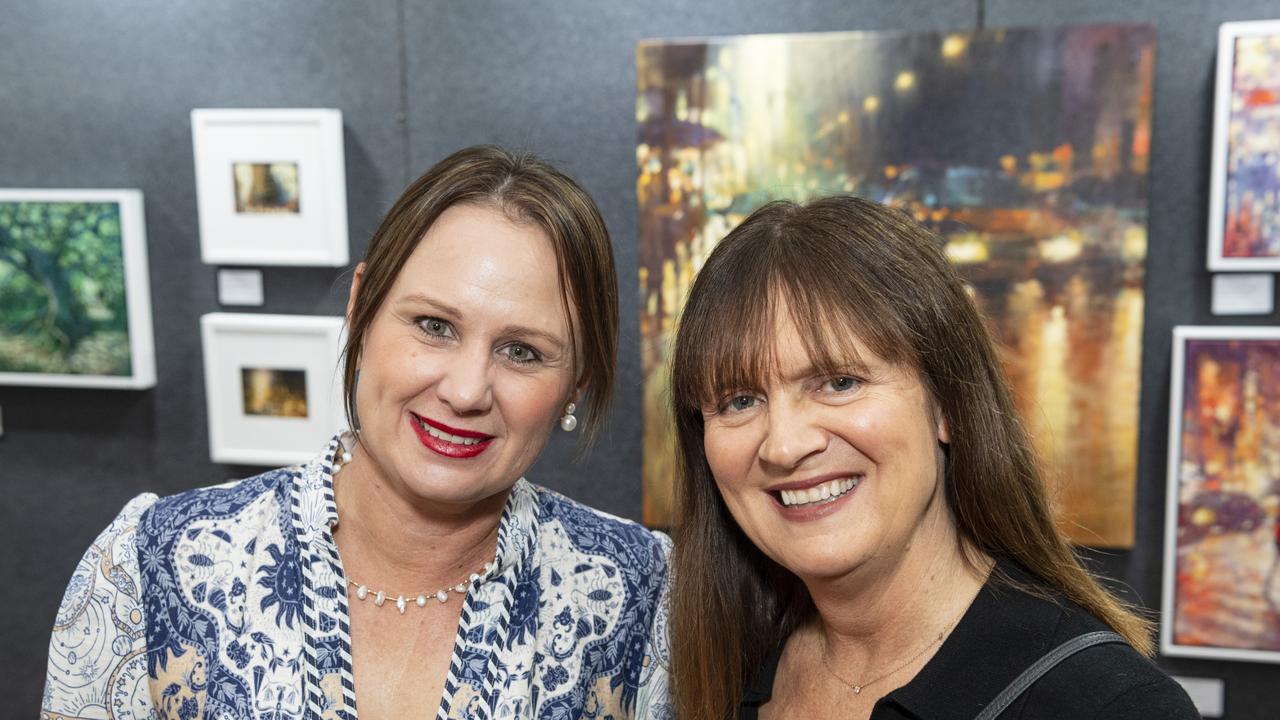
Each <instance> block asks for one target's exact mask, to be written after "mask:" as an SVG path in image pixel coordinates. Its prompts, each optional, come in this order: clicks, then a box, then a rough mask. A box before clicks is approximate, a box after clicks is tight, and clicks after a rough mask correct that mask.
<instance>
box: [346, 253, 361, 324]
mask: <svg viewBox="0 0 1280 720" xmlns="http://www.w3.org/2000/svg"><path fill="white" fill-rule="evenodd" d="M363 278H364V263H360V264H359V265H356V271H355V274H353V275H352V276H351V290H350V291H348V292H347V325H350V324H351V311H352V310H354V309H355V307H356V295H357V294H359V292H360V281H361V280H362V279H363Z"/></svg>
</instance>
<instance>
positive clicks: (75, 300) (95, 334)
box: [0, 190, 155, 388]
mask: <svg viewBox="0 0 1280 720" xmlns="http://www.w3.org/2000/svg"><path fill="white" fill-rule="evenodd" d="M152 342H153V340H152V335H151V299H150V289H149V282H148V273H147V247H146V233H145V230H144V227H143V210H142V193H140V192H138V191H136V190H0V384H6V385H61V386H78V387H102V388H147V387H151V386H153V385H154V384H155V359H154V349H153V345H152Z"/></svg>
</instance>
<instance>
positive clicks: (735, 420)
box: [703, 308, 954, 579]
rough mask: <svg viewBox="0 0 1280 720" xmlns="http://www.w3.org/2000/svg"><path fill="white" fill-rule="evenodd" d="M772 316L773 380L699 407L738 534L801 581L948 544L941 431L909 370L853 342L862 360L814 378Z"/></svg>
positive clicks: (784, 324)
mask: <svg viewBox="0 0 1280 720" xmlns="http://www.w3.org/2000/svg"><path fill="white" fill-rule="evenodd" d="M779 312H780V315H779V320H778V323H777V330H778V332H777V333H776V334H775V342H776V345H775V347H774V350H773V351H774V353H775V355H774V357H775V358H776V360H777V368H776V374H775V377H773V378H770V379H769V380H768V382H767V383H766V385H765V387H762V388H752V389H742V390H738V391H734V392H731V393H728V394H727V395H726V396H725V397H724V398H723V399H722V400H721V402H720V403H719V405H718V406H717V407H712V408H705V409H704V421H705V426H704V427H705V430H704V434H703V441H704V447H705V450H706V456H707V461H708V463H709V465H710V467H711V471H712V474H713V475H714V476H715V482H716V485H717V486H718V488H719V490H720V493H721V495H722V497H723V498H724V501H725V504H726V505H727V506H728V508H729V511H730V512H731V513H732V515H733V517H734V519H735V520H736V521H737V523H738V525H739V526H740V527H741V528H742V530H743V531H744V532H745V533H746V535H747V537H749V538H750V539H751V541H752V542H753V543H755V545H756V546H757V547H758V548H760V550H761V551H762V552H764V553H765V554H766V555H768V556H769V557H770V558H772V559H773V560H774V561H775V562H777V563H778V564H780V565H782V566H783V567H785V568H787V569H788V570H790V571H791V572H793V573H795V574H796V575H797V576H799V577H800V578H801V579H817V578H826V579H831V578H836V577H841V576H845V575H848V574H850V573H851V572H854V571H857V570H858V569H859V568H870V569H875V568H877V567H879V568H881V569H884V570H886V571H887V570H888V569H890V568H893V567H894V566H896V565H897V564H898V563H899V562H901V561H902V559H903V558H904V557H905V556H906V554H907V553H909V552H910V551H911V549H912V548H913V547H916V546H919V545H921V544H922V543H930V542H942V541H947V540H950V539H953V538H947V537H945V536H946V535H948V534H953V533H954V525H953V524H951V523H950V516H949V514H948V512H947V510H946V503H945V501H944V498H943V485H942V479H941V473H940V464H939V463H940V455H941V451H940V444H939V443H940V442H948V441H949V438H948V436H947V428H946V424H945V422H943V421H942V420H940V419H939V417H938V414H937V413H936V412H935V410H934V403H933V400H932V398H931V397H930V395H929V393H928V392H926V390H925V389H924V387H923V386H922V385H921V383H920V381H919V380H918V379H917V377H916V374H915V373H914V372H913V371H911V370H909V369H905V368H901V367H897V366H894V365H891V364H889V363H887V362H886V361H884V360H882V359H880V358H878V357H877V356H876V355H875V354H874V353H872V352H871V351H870V350H869V349H867V347H866V345H865V343H862V342H860V341H858V340H857V339H856V338H855V339H854V345H855V348H856V349H857V351H858V356H859V358H860V359H861V361H862V364H863V365H865V367H862V368H859V369H858V370H856V371H855V370H852V369H851V370H850V371H849V372H848V373H847V374H839V375H835V376H831V375H825V374H820V373H818V372H817V371H816V370H815V369H814V368H813V364H812V363H811V362H810V359H809V357H808V354H807V352H806V350H805V344H804V342H803V341H802V340H801V338H800V336H799V334H798V331H797V329H796V327H795V324H794V323H793V322H791V321H790V315H789V313H788V311H787V310H786V308H780V310H779Z"/></svg>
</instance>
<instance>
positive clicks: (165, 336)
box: [0, 0, 404, 717]
mask: <svg viewBox="0 0 1280 720" xmlns="http://www.w3.org/2000/svg"><path fill="white" fill-rule="evenodd" d="M396 16H397V15H396V6H395V4H394V3H393V2H391V1H390V0H387V1H385V2H364V3H346V2H313V1H312V0H305V1H302V0H282V1H281V2H271V3H253V2H244V1H242V0H236V1H233V2H217V3H171V2H155V1H151V0H147V1H139V2H129V3H97V2H71V1H61V0H59V1H58V2H48V3H45V2H41V3H8V4H6V8H5V19H4V21H3V22H0V68H3V69H4V72H3V78H2V79H0V107H3V108H4V110H3V111H0V187H64V188H65V187H73V188H74V187H85V188H95V187H128V188H139V189H141V190H142V191H143V193H144V194H145V202H146V219H147V235H148V240H149V243H148V244H149V254H150V269H151V294H152V306H153V313H154V325H155V338H156V351H157V358H156V365H157V373H158V383H157V385H156V387H155V388H154V389H153V390H148V391H141V392H137V391H110V390H72V389H57V388H15V387H0V409H2V410H3V413H4V421H5V430H6V434H5V437H4V438H3V439H0V484H2V485H3V492H4V494H5V500H4V502H3V503H0V546H2V547H4V548H5V551H4V553H3V554H2V555H0V577H2V578H4V582H5V584H6V585H7V586H10V587H22V588H23V591H22V593H21V597H20V598H19V597H16V596H15V597H13V598H11V599H10V600H8V601H6V602H5V603H4V605H5V613H4V619H3V620H0V668H2V669H3V671H2V672H0V698H3V700H0V707H3V708H5V710H6V711H8V710H13V712H12V713H10V712H6V711H0V716H5V717H10V716H13V717H19V716H31V715H32V714H33V713H35V712H36V708H37V706H38V704H39V697H40V691H41V688H42V685H43V681H44V669H43V667H44V663H45V652H46V647H47V643H48V637H49V628H50V626H51V623H52V619H53V616H54V612H55V611H56V609H57V604H58V601H59V599H60V598H61V596H62V590H63V588H64V587H65V585H66V582H67V579H68V578H69V577H70V574H71V571H72V570H73V569H74V567H75V563H76V561H77V560H78V558H79V556H80V554H81V553H82V552H84V549H85V548H86V547H88V545H89V543H90V542H92V540H93V538H94V536H95V535H96V534H97V533H98V532H99V531H100V530H101V529H102V528H103V527H105V526H106V523H107V522H109V521H110V519H111V517H112V516H113V515H114V513H116V512H117V511H118V510H119V509H120V507H121V506H123V504H124V503H125V502H126V501H127V500H128V499H129V498H130V497H131V496H133V495H135V494H137V493H139V492H143V491H153V492H159V493H161V494H167V493H173V492H177V491H180V490H184V489H187V488H190V487H195V486H200V485H209V484H213V483H217V482H223V481H225V480H226V479H227V478H229V477H237V476H243V475H245V474H247V473H251V472H256V469H249V468H230V467H225V466H217V465H214V464H212V463H210V462H209V459H208V458H209V445H208V440H207V436H206V432H207V431H206V422H205V401H204V380H203V371H202V366H201V355H200V353H201V347H200V334H199V317H200V315H201V314H203V313H206V312H211V311H215V310H218V309H219V306H218V304H217V297H216V288H215V272H216V270H215V268H213V267H211V266H208V265H204V264H202V263H201V261H200V252H199V237H198V233H197V229H196V205H195V179H194V169H193V160H192V148H191V120H190V116H189V112H190V110H191V109H192V108H195V107H334V108H339V109H341V110H342V111H343V116H344V120H345V124H346V142H345V145H346V148H345V149H346V159H347V186H348V202H349V205H350V213H349V218H350V222H349V225H350V234H351V238H352V245H353V248H352V251H353V253H360V252H362V251H363V248H364V242H365V240H364V238H367V236H368V235H369V234H370V233H371V232H372V231H373V229H374V227H375V225H376V223H377V221H378V220H379V219H380V216H381V214H382V213H383V212H384V211H385V209H386V207H387V206H388V204H389V202H390V199H391V198H394V197H395V194H396V193H398V192H399V190H400V188H401V187H402V185H403V184H404V133H403V129H402V127H401V126H400V125H398V124H397V122H396V119H395V116H396V113H397V112H398V111H399V109H400V97H401V96H400V84H399V54H398V52H397V45H396V37H397V36H396ZM265 276H266V277H265V280H266V303H267V304H266V306H265V307H263V308H261V310H262V311H266V312H282V313H298V314H311V313H316V314H338V313H340V312H341V311H342V308H343V306H344V302H345V299H346V288H345V283H346V275H345V274H344V273H343V271H341V270H340V269H316V268H274V269H268V270H267V271H266V273H265ZM335 284H336V286H335Z"/></svg>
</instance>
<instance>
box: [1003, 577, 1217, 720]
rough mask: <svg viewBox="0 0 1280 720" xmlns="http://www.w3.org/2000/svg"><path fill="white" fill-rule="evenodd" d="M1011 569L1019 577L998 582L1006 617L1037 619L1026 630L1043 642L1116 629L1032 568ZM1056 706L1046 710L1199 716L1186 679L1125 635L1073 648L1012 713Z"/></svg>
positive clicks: (1034, 713)
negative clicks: (1010, 583) (1045, 581)
mask: <svg viewBox="0 0 1280 720" xmlns="http://www.w3.org/2000/svg"><path fill="white" fill-rule="evenodd" d="M1004 569H1006V570H1010V569H1012V571H1011V572H1008V573H1007V574H1008V575H1010V576H1012V578H1013V579H1014V580H1015V581H1017V583H1018V584H1017V585H1016V586H1013V587H1008V586H1006V587H1005V588H1003V589H997V590H996V597H997V598H1000V599H999V600H998V604H999V605H1000V606H1003V607H1005V608H1006V609H1007V610H1008V613H1009V614H1008V616H1006V617H1005V618H1004V619H1005V620H1006V621H1011V622H1013V623H1014V624H1015V625H1017V624H1020V623H1022V622H1027V621H1032V620H1033V619H1034V622H1027V627H1026V630H1027V631H1028V634H1029V635H1031V634H1041V637H1042V638H1043V640H1041V641H1040V642H1039V643H1037V644H1041V645H1042V647H1043V648H1044V649H1046V650H1051V649H1053V648H1057V647H1060V646H1061V645H1063V644H1064V643H1067V642H1070V641H1071V640H1073V639H1074V638H1077V637H1080V636H1081V635H1085V634H1087V633H1093V632H1099V631H1107V630H1110V629H1111V628H1110V627H1108V626H1107V625H1106V623H1104V622H1103V621H1102V620H1101V619H1099V618H1097V617H1096V616H1094V615H1093V614H1092V613H1090V612H1089V611H1088V610H1086V609H1085V608H1083V607H1081V606H1080V605H1078V604H1077V603H1075V602H1073V601H1071V600H1070V599H1068V598H1066V597H1064V596H1062V594H1061V593H1058V592H1055V591H1052V590H1049V589H1047V588H1046V587H1045V586H1044V585H1043V583H1040V582H1039V581H1038V580H1036V579H1035V578H1034V576H1032V575H1031V574H1030V573H1028V572H1026V571H1025V570H1023V569H1021V568H1018V567H1017V566H1009V565H1005V566H1004ZM1034 625H1038V626H1039V627H1038V628H1034V627H1033V626H1034ZM1037 629H1038V631H1039V632H1038V633H1037V632H1036V630H1037ZM1050 708H1052V709H1053V712H1054V713H1057V714H1052V713H1051V714H1049V715H1047V717H1070V718H1094V719H1095V720H1104V719H1109V718H1129V717H1160V718H1170V720H1178V719H1179V718H1187V719H1188V720H1191V719H1194V718H1198V717H1199V713H1198V712H1196V709H1195V706H1194V704H1193V703H1192V702H1191V699H1190V698H1189V697H1188V696H1187V694H1186V692H1185V691H1184V690H1183V689H1182V686H1181V685H1179V684H1178V683H1177V681H1175V680H1174V679H1173V678H1171V677H1169V675H1168V674H1167V673H1166V672H1165V671H1164V670H1162V669H1161V668H1160V667H1159V666H1158V665H1156V663H1155V662H1154V661H1152V660H1151V659H1150V658H1147V657H1146V656H1144V655H1142V654H1141V653H1139V652H1138V651H1137V650H1135V649H1134V648H1133V647H1132V646H1131V645H1129V644H1128V643H1124V642H1108V643H1103V644H1099V645H1094V646H1092V647H1088V648H1085V649H1084V650H1081V651H1079V652H1077V653H1075V654H1074V655H1071V656H1069V657H1068V658H1066V659H1065V660H1063V661H1062V662H1061V663H1060V664H1059V665H1057V666H1056V667H1054V668H1053V669H1052V670H1051V671H1049V672H1048V673H1046V674H1045V675H1044V676H1043V677H1042V678H1041V679H1040V680H1039V681H1038V682H1036V683H1035V684H1034V685H1032V686H1031V687H1030V689H1028V690H1027V692H1026V695H1025V697H1024V698H1023V701H1022V702H1020V703H1018V704H1016V705H1015V706H1014V708H1013V710H1014V712H1012V713H1010V716H1011V717H1028V718H1030V717H1046V715H1044V714H1043V712H1042V711H1044V710H1046V709H1050ZM1018 710H1020V711H1021V712H1020V713H1019V712H1017V711H1018Z"/></svg>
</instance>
